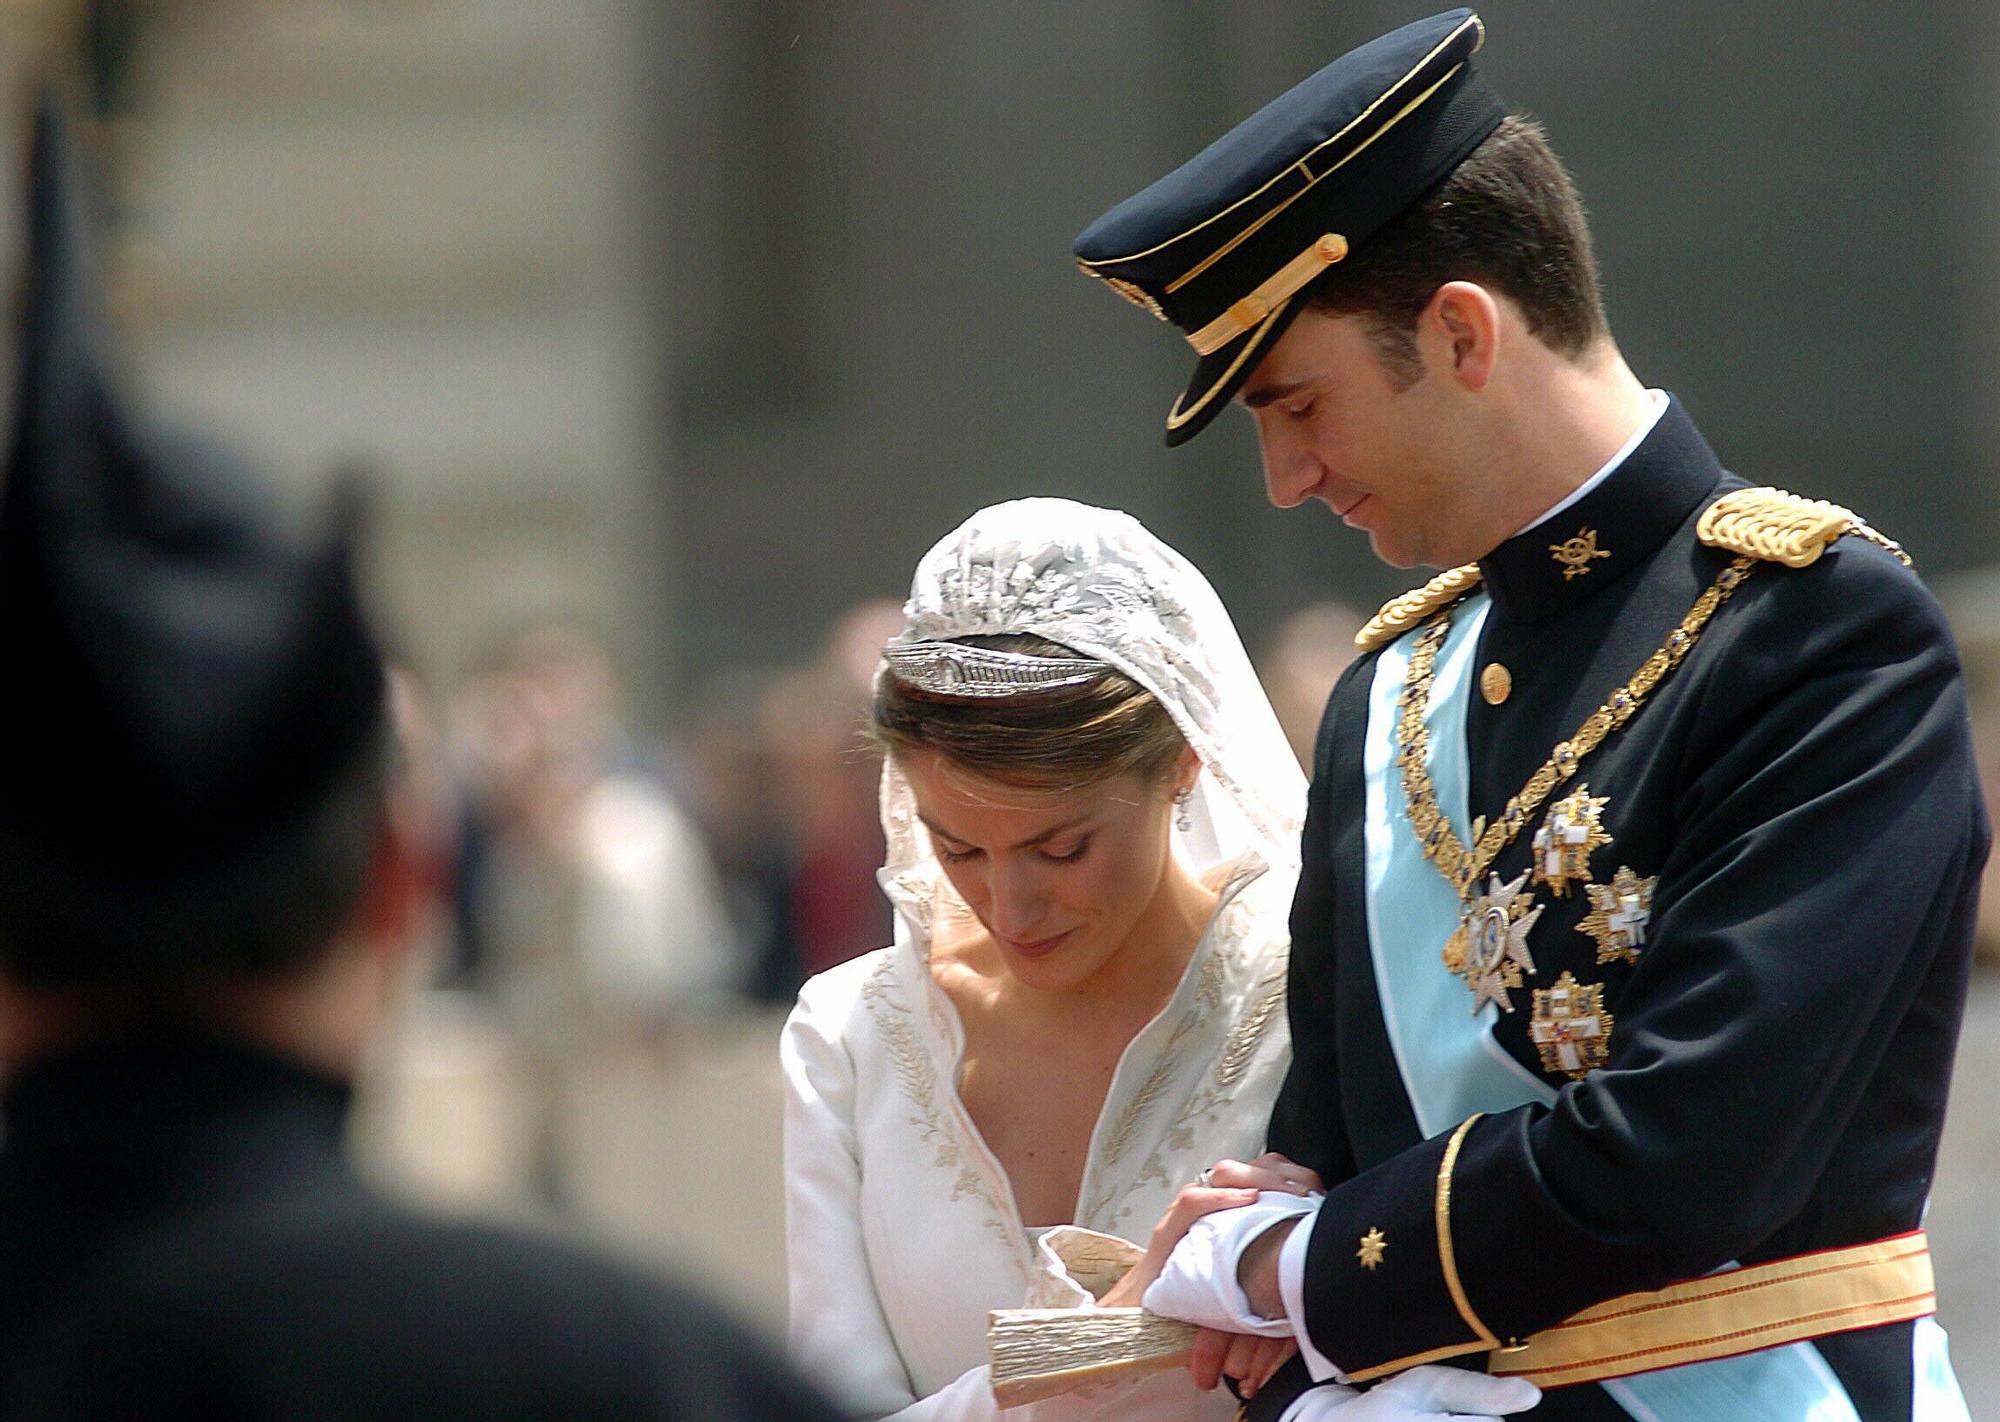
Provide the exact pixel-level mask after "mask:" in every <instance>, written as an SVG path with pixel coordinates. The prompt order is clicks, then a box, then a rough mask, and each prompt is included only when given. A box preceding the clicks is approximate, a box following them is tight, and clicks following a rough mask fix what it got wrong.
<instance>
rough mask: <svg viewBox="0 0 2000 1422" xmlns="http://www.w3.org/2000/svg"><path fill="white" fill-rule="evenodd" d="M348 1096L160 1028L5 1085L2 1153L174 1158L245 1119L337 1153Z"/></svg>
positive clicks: (245, 1050) (205, 1036) (209, 1041)
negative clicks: (50, 1150)
mask: <svg viewBox="0 0 2000 1422" xmlns="http://www.w3.org/2000/svg"><path fill="white" fill-rule="evenodd" d="M352 1096H353V1090H352V1087H351V1086H350V1084H349V1083H348V1082H346V1081H342V1080H339V1079H336V1078H334V1077H330V1076H326V1075H323V1074H321V1073H320V1072H318V1071H315V1070H312V1069H310V1068H307V1067H305V1066H303V1065H301V1064H299V1063H297V1062H294V1061H292V1060H290V1059H288V1058H285V1057H280V1056H278V1055H276V1054H274V1053H272V1052H269V1051H267V1050H265V1049H263V1048H261V1047H257V1046H253V1045H251V1044H249V1043H247V1042H242V1041H238V1040H235V1039H233V1038H230V1037H226V1036H221V1035H215V1034H209V1033H206V1032H200V1031H197V1030H194V1029H191V1028H174V1027H161V1028H157V1029H151V1030H146V1031H142V1032H138V1033H135V1034H134V1035H132V1036H130V1037H127V1038H124V1039H121V1040H116V1041H108V1042H99V1043H93V1044H91V1045H89V1046H86V1047H82V1048H78V1049H76V1050H73V1051H66V1052H61V1053H56V1054H52V1055H50V1056H48V1057H45V1058H39V1059H37V1060H35V1061H33V1062H31V1063H29V1064H27V1065H25V1066H23V1067H22V1068H21V1069H20V1071H19V1073H18V1074H17V1075H16V1076H15V1077H14V1078H13V1079H12V1080H10V1081H9V1082H8V1083H7V1085H6V1090H5V1094H4V1097H0V1113H4V1119H5V1124H6V1146H7V1147H8V1149H9V1150H10V1151H11V1150H13V1149H15V1148H19V1147H34V1148H41V1147H44V1146H54V1147H55V1148H56V1149H58V1150H59V1151H61V1152H63V1153H65V1154H71V1153H74V1154H79V1155H89V1154H98V1153H102V1154H105V1155H119V1154H125V1153H129V1152H132V1151H134V1150H136V1149H140V1148H141V1143H143V1144H144V1145H145V1146H150V1147H156V1148H163V1149H164V1148H175V1149H178V1148H180V1147H181V1146H182V1145H184V1144H185V1143H187V1142H191V1141H195V1140H197V1139H201V1138H205V1137H208V1136H210V1135H212V1134H223V1135H228V1134H232V1133H234V1132H235V1131H236V1129H237V1128H238V1127H239V1126H240V1124H241V1123H242V1122H244V1121H246V1120H250V1119H257V1120H262V1121H267V1122H268V1121H273V1120H285V1121H288V1122H289V1123H290V1124H291V1126H292V1127H293V1129H294V1131H295V1133H296V1134H297V1135H299V1136H301V1137H303V1138H305V1139H309V1140H312V1141H313V1142H315V1143H316V1146H317V1147H323V1148H325V1149H327V1150H329V1151H332V1152H337V1151H338V1150H339V1148H340V1143H341V1138H342V1133H343V1128H344V1126H345V1122H346V1117H347V1113H348V1108H349V1106H350V1104H351V1101H352Z"/></svg>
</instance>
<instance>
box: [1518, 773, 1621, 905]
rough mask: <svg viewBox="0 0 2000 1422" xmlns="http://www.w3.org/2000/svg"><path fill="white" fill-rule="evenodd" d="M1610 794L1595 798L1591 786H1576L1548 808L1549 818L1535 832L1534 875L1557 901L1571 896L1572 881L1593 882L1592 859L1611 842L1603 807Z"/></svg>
mask: <svg viewBox="0 0 2000 1422" xmlns="http://www.w3.org/2000/svg"><path fill="white" fill-rule="evenodd" d="M1610 802H1611V797H1610V796H1609V795H1592V794H1591V793H1590V787H1589V786H1588V785H1579V786H1577V787H1576V793H1574V794H1572V795H1565V796H1564V797H1563V798H1562V799H1560V800H1558V801H1556V802H1555V804H1553V805H1551V806H1549V817H1548V818H1547V819H1546V820H1544V821H1543V822H1542V827H1541V828H1540V829H1538V830H1536V831H1535V838H1534V841H1533V847H1534V851H1535V861H1534V874H1535V882H1536V883H1537V884H1547V885H1548V886H1549V892H1551V893H1553V894H1554V895H1555V896H1556V897H1557V898H1559V899H1561V898H1567V897H1569V886H1570V883H1571V881H1576V882H1579V883H1582V882H1586V881H1588V880H1589V879H1590V877H1591V874H1590V856H1591V853H1592V852H1593V851H1594V850H1597V849H1601V848H1602V847H1603V846H1605V845H1607V844H1609V843H1611V836H1610V835H1608V834H1606V833H1605V832H1604V807H1605V806H1606V805H1607V804H1609V803H1610Z"/></svg>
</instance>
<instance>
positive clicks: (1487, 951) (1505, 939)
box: [1444, 869, 1542, 1012]
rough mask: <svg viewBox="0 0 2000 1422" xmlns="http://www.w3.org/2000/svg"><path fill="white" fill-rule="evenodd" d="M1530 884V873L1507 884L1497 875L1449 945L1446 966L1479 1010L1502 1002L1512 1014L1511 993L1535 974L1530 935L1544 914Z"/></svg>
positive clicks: (1502, 1007) (1469, 907)
mask: <svg viewBox="0 0 2000 1422" xmlns="http://www.w3.org/2000/svg"><path fill="white" fill-rule="evenodd" d="M1527 884H1528V871H1527V870H1525V869H1524V870H1522V871H1521V872H1520V874H1518V875H1517V876H1515V878H1514V880H1513V881H1512V882H1511V883H1506V884H1503V883H1501V882H1500V876H1499V875H1498V874H1495V875H1492V876H1491V878H1490V880H1489V882H1488V884H1487V887H1486V892H1485V893H1483V894H1481V895H1479V896H1478V897H1477V898H1475V899H1473V901H1472V902H1471V903H1470V904H1468V905H1467V906H1466V910H1465V915H1464V917H1462V918H1461V919H1459V921H1458V931H1457V932H1455V933H1453V934H1452V936H1451V940H1450V941H1449V942H1448V943H1446V944H1445V946H1444V963H1445V966H1446V967H1447V968H1450V969H1451V970H1452V971H1453V972H1454V973H1457V974H1458V975H1459V976H1460V977H1462V978H1464V979H1465V981H1466V985H1467V986H1468V987H1470V988H1471V989H1472V1010H1473V1011H1474V1012H1478V1011H1479V1009H1480V1008H1481V1007H1482V1006H1483V1005H1485V1004H1486V1003H1488V1002H1495V1003H1498V1004H1499V1005H1500V1010H1501V1011H1502V1012H1512V1011H1513V1010H1514V1004H1513V1002H1512V1001H1511V1000H1510V999H1509V998H1508V996H1507V990H1508V989H1509V988H1517V987H1519V986H1521V984H1522V983H1523V982H1524V981H1525V979H1524V978H1523V977H1522V974H1523V973H1524V972H1529V973H1532V972H1534V971H1535V960H1534V958H1533V957H1531V956H1530V955H1529V953H1528V931H1529V930H1530V929H1532V928H1533V927H1534V926H1535V920H1536V919H1538V918H1540V917H1541V916H1542V910H1541V908H1540V907H1537V906H1535V896H1534V894H1533V893H1532V892H1530V891H1527Z"/></svg>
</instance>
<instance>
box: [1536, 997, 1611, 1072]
mask: <svg viewBox="0 0 2000 1422" xmlns="http://www.w3.org/2000/svg"><path fill="white" fill-rule="evenodd" d="M1611 1025H1612V1024H1611V1014H1610V1013H1608V1012H1606V1011H1605V1010H1604V985H1603V984H1602V983H1579V982H1577V980H1576V976H1575V974H1573V973H1567V972H1565V973H1564V974H1563V975H1562V976H1561V977H1559V978H1557V979H1556V985H1555V986H1554V987H1552V988H1537V989H1536V990H1535V1017H1534V1021H1533V1022H1531V1023H1529V1024H1528V1038H1529V1040H1531V1041H1532V1042H1533V1043H1534V1044H1535V1047H1536V1050H1538V1051H1539V1052H1540V1053H1541V1054H1542V1070H1543V1071H1545V1072H1548V1073H1549V1074H1550V1075H1551V1076H1553V1075H1555V1074H1556V1073H1558V1072H1560V1073H1561V1074H1562V1075H1564V1076H1567V1077H1569V1078H1571V1079H1572V1080H1575V1081H1582V1080H1583V1079H1584V1078H1585V1077H1586V1076H1589V1075H1590V1074H1591V1073H1592V1072H1593V1071H1595V1070H1597V1068H1599V1067H1601V1066H1603V1065H1604V1063H1605V1062H1606V1061H1608V1060H1609V1059H1610V1056H1611Z"/></svg>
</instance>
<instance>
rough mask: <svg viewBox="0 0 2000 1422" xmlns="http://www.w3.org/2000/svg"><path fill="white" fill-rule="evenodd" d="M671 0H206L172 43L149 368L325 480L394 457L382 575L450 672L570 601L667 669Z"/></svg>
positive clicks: (649, 682)
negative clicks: (659, 166)
mask: <svg viewBox="0 0 2000 1422" xmlns="http://www.w3.org/2000/svg"><path fill="white" fill-rule="evenodd" d="M645 11H646V7H645V6H644V5H643V3H642V0H571V3H568V4H564V5H561V6H550V5H546V4H542V3H538V0H452V3H445V0H396V3H386V2H384V3H360V0H292V3H287V4H284V5H270V4H260V3H252V0H206V3H199V4H187V5H184V6H178V7H174V8H172V9H171V10H168V11H164V12H162V19H161V21H160V23H159V24H158V25H157V26H156V27H155V32H154V34H153V36H152V41H151V50H150V52H149V54H148V55H147V56H146V72H145V75H144V78H143V81H142V87H143V90H144V92H143V94H142V96H141V103H142V106H143V108H142V113H143V117H144V120H145V122H144V125H143V134H142V137H141V139H140V142H139V148H140V152H139V154H138V155H137V156H136V157H135V158H134V159H133V160H132V162H131V164H130V171H131V174H132V181H131V189H132V190H131V192H130V194H129V198H130V201H131V204H132V206H133V209H134V213H133V221H132V224H131V230H132V231H133V233H134V234H135V235H134V242H135V243H136V244H137V250H136V252H135V253H133V259H134V264H135V266H136V267H137V269H138V272H139V273H140V280H139V281H138V282H137V286H138V288H139V289H140V292H141V295H142V298H143V299H142V300H141V301H140V303H139V307H140V314H141V317H142V320H141V322H140V324H139V332H138V334H139V341H138V344H139V347H140V354H141V356H142V357H143V363H144V365H145V366H146V367H147V373H148V375H149V377H150V383H151V385H152V387H153V389H154V390H156V391H157V392H158V394H159V395H160V397H161V398H162V400H163V401H164V402H165V403H166V404H167V405H168V406H169V407H170V408H171V409H172V410H174V411H175V412H176V413H178V414H187V415H192V416H193V417H195V418H198V419H205V420H207V421H209V422H211V423H213V424H215V425H217V426H219V427H221V428H223V429H225V430H227V431H229V432H232V433H234V434H236V435H237V436H238V437H240V438H244V439H246V440H247V442H248V444H249V445H250V446H251V447H252V448H253V449H255V450H256V451H258V452H259V453H260V454H261V455H263V456H265V457H266V458H267V459H269V460H270V461H272V462H274V463H275V464H276V466H277V467H278V468H280V469H281V470H282V471H283V472H284V474H285V475H286V477H287V478H288V480H289V481H290V482H291V483H292V484H293V485H294V486H295V487H297V488H300V489H302V490H304V489H313V488H317V487H318V486H319V485H320V484H321V483H322V482H323V481H324V479H325V478H326V477H327V475H328V473H329V471H330V470H332V469H334V468H336V467H337V466H340V465H343V464H345V465H353V466H358V467H359V468H361V469H362V470H364V471H366V472H368V473H370V474H372V475H374V476H375V480H376V483H377V484H378V487H379V489H380V491H381V495H382V498H381V499H380V501H379V504H378V517H379V519H380V526H379V528H378V530H377V538H376V545H375V546H376V549H377V552H378V553H379V567H378V569H377V572H378V575H379V577H378V585H379V587H380V588H381V589H382V590H383V591H384V593H385V595H386V599H387V602H388V607H387V609H386V610H387V611H388V612H389V614H390V622H391V625H392V626H393V627H394V628H395V629H396V630H397V634H398V637H399V640H400V641H401V642H402V644H403V649H404V652H405V655H407V656H408V657H409V658H410V659H411V660H413V661H414V662H415V663H416V664H417V665H418V667H419V668H420V669H423V670H425V671H428V672H430V673H432V674H434V675H437V676H441V677H446V678H448V677H450V676H452V675H454V674H455V673H456V672H457V671H458V670H459V669H460V667H461V666H462V664H463V659H464V656H465V654H466V651H467V649H468V648H469V647H471V646H473V645H475V644H477V643H479V642H481V641H483V640H485V639H486V638H487V637H489V636H491V635H492V634H493V633H494V632H495V631H496V630H497V629H499V628H501V627H504V626H506V625H508V624H510V623H512V622H515V621H518V620H520V619H523V618H526V617H530V616H533V615H536V614H539V613H544V612H549V611H561V612H568V613H575V614H581V615H583V616H585V617H587V618H590V619H593V620H596V621H599V622H600V623H601V624H602V625H604V626H605V627H607V628H608V629H609V631H610V634H611V640H612V642H613V643H614V645H615V646H616V648H617V650H618V651H619V653H620V654H621V655H622V656H623V657H624V658H625V660H626V661H627V663H628V665H629V666H631V668H632V670H633V672H634V673H635V680H636V681H637V683H638V684H639V685H640V686H641V687H643V688H647V689H649V690H650V689H651V688H653V687H656V686H657V685H658V684H659V682H660V680H661V678H662V675H663V672H664V668H663V666H662V665H661V652H660V649H661V647H662V643H661V641H660V639H659V638H658V637H657V636H656V635H655V634H654V629H655V627H656V626H657V624H658V622H659V621H660V620H661V609H660V605H659V597H660V592H659V590H660V589H662V588H664V587H666V586H668V585H669V583H670V579H668V578H667V577H665V576H664V574H663V570H662V569H661V567H660V560H661V554H662V545H661V542H660V533H659V530H660V526H661V522H662V519H663V517H664V514H663V507H662V505H663V500H664V497H665V493H666V490H667V478H666V470H665V469H664V467H663V458H662V453H661V446H660V444H659V442H658V440H657V439H656V438H655V437H654V434H653V431H654V429H655V427H656V421H655V418H654V411H653V409H652V402H653V399H654V396H653V388H654V384H655V381H656V376H657V367H656V365H655V363H654V361H653V359H652V357H651V354H650V347H651V343H652V342H653V340H654V339H655V334H654V329H653V326H652V323H651V320H650V311H649V309H648V305H647V300H646V296H645V293H646V292H648V291H649V290H650V289H651V285H650V284H651V282H652V281H653V279H654V278H653V276H652V273H651V272H650V270H648V269H647V264H649V263H650V262H652V261H653V260H654V259H655V257H654V253H653V252H652V251H651V250H650V248H649V247H647V246H645V245H644V244H642V243H640V242H639V241H638V240H636V239H635V235H634V231H633V228H634V213H635V210H640V209H641V208H642V206H643V205H642V204H640V203H639V202H638V200H637V199H636V198H635V194H634V182H633V180H634V178H635V176H636V175H639V174H642V173H647V171H648V169H649V168H650V166H651V164H650V155H648V154H645V153H643V152H640V151H637V150H636V149H635V144H639V143H640V142H641V140H640V139H639V138H638V137H637V135H640V134H642V133H643V130H644V125H642V124H640V123H638V122H635V111H636V110H637V109H638V107H639V106H640V104H641V103H642V102H643V82H644V67H643V64H644V59H645V46H644V44H643V43H641V42H639V38H640V36H642V35H643V33H644V25H643V23H642V20H643V16H644V14H645ZM648 699H650V698H648Z"/></svg>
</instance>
